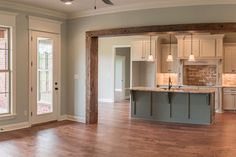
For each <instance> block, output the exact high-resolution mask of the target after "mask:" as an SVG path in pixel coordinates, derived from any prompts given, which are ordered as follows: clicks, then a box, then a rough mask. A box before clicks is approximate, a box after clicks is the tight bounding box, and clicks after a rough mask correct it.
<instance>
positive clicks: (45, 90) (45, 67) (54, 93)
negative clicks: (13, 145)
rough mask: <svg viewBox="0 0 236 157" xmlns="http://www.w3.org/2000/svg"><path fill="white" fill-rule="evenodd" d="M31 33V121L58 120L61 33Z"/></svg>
mask: <svg viewBox="0 0 236 157" xmlns="http://www.w3.org/2000/svg"><path fill="white" fill-rule="evenodd" d="M31 35H32V37H31V49H32V50H31V96H32V97H31V122H32V124H37V123H44V122H49V121H54V120H57V115H58V114H57V113H58V90H59V89H58V83H59V82H58V67H59V66H58V53H59V51H58V50H59V35H57V34H51V33H44V32H37V31H33V32H32V34H31Z"/></svg>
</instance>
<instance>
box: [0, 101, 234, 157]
mask: <svg viewBox="0 0 236 157" xmlns="http://www.w3.org/2000/svg"><path fill="white" fill-rule="evenodd" d="M0 157H236V113H224V114H216V121H215V124H213V125H212V126H199V125H184V124H166V123H157V122H147V121H142V120H131V119H130V118H129V104H128V103H127V102H125V103H124V102H123V103H116V104H108V103H104V104H100V105H99V123H98V125H85V124H80V123H76V122H70V121H63V122H55V123H49V124H45V125H41V126H35V127H32V128H29V129H23V130H18V131H12V132H7V133H0Z"/></svg>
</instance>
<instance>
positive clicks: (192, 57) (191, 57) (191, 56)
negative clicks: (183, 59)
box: [188, 54, 195, 62]
mask: <svg viewBox="0 0 236 157" xmlns="http://www.w3.org/2000/svg"><path fill="white" fill-rule="evenodd" d="M188 61H190V62H194V61H195V56H194V55H193V54H190V55H189V58H188Z"/></svg>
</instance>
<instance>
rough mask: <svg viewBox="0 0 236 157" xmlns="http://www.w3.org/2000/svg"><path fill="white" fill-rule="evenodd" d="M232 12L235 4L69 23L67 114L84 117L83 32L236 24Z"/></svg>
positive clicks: (111, 16)
mask: <svg viewBox="0 0 236 157" xmlns="http://www.w3.org/2000/svg"><path fill="white" fill-rule="evenodd" d="M235 10H236V5H216V6H194V7H173V8H162V9H149V10H140V11H130V12H123V13H114V14H107V15H98V16H92V17H83V18H79V19H73V20H70V21H69V22H68V38H67V39H68V56H67V59H68V60H67V62H68V105H69V106H68V113H69V114H74V115H76V116H79V117H85V89H86V84H85V82H86V80H85V79H86V77H85V76H86V73H85V71H86V67H85V32H86V31H89V30H99V29H106V28H119V27H132V26H148V25H166V24H184V23H211V22H236V14H235ZM99 66H100V65H99ZM74 74H78V76H79V79H78V80H75V79H74ZM107 92H109V91H107Z"/></svg>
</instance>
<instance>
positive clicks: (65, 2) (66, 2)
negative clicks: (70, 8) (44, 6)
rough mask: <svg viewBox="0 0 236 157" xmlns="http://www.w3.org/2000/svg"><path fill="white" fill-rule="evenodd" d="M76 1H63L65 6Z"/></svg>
mask: <svg viewBox="0 0 236 157" xmlns="http://www.w3.org/2000/svg"><path fill="white" fill-rule="evenodd" d="M73 1H74V0H61V2H63V3H64V4H65V5H71V4H72V2H73Z"/></svg>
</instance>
